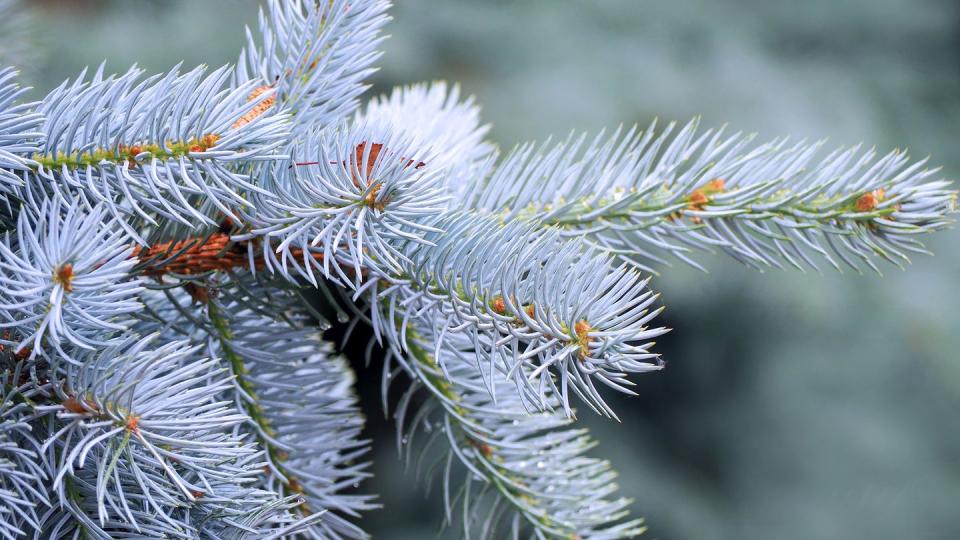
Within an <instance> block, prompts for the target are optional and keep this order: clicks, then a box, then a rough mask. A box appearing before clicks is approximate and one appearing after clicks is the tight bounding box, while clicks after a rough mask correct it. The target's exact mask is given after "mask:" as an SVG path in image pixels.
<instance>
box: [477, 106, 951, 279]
mask: <svg viewBox="0 0 960 540" xmlns="http://www.w3.org/2000/svg"><path fill="white" fill-rule="evenodd" d="M585 143H586V139H585V137H584V136H580V137H577V138H572V137H571V138H570V139H568V140H567V141H566V142H563V143H560V144H558V145H549V144H545V145H543V146H541V147H539V148H537V147H535V146H534V145H525V146H522V147H520V148H518V149H517V150H516V151H514V152H513V153H512V154H511V155H510V156H509V157H508V158H507V159H506V160H505V161H504V162H503V163H502V164H501V165H500V166H499V167H498V169H497V170H496V172H494V174H493V175H492V176H491V177H490V178H489V179H488V180H487V181H486V182H483V183H478V184H475V186H474V187H473V189H472V191H471V193H470V194H468V196H467V197H466V199H465V201H464V206H465V207H467V208H474V209H478V210H483V211H486V212H491V213H494V214H496V215H497V216H499V217H500V218H501V219H504V220H507V221H509V220H513V219H525V220H532V221H535V222H537V223H541V224H543V225H544V226H549V227H556V228H559V229H561V230H562V231H563V233H564V234H565V235H569V236H584V235H586V236H587V237H588V238H590V239H591V240H592V241H593V242H594V243H595V244H597V245H599V246H602V247H603V248H604V249H606V250H608V251H610V252H612V253H616V254H618V255H620V256H621V257H623V258H625V259H627V260H630V261H632V262H634V263H636V264H639V265H640V266H641V267H643V268H646V269H650V268H649V267H648V266H647V265H648V264H650V263H666V260H664V259H662V258H661V257H660V256H659V254H661V253H664V252H665V253H668V254H671V255H673V256H676V257H677V258H679V259H681V260H684V261H686V262H688V263H690V264H693V265H694V266H697V267H699V265H698V264H697V263H696V262H695V261H693V260H692V259H690V257H689V256H688V254H689V252H690V251H691V249H706V250H709V249H712V248H719V249H721V250H723V251H724V252H726V253H728V254H729V255H731V256H733V257H734V258H736V259H738V260H740V261H742V262H744V263H746V264H748V265H751V266H754V267H757V268H761V267H763V266H776V267H780V266H781V261H786V262H787V263H789V264H791V265H793V266H795V267H797V268H800V269H802V268H803V266H804V265H809V266H810V267H812V268H814V269H817V268H818V267H817V265H816V262H815V261H814V259H813V258H811V257H810V255H809V253H810V252H813V253H817V254H819V255H820V256H822V257H824V258H825V259H826V260H827V261H828V262H829V263H830V264H831V265H832V266H834V267H836V268H838V269H839V267H840V263H845V264H847V265H849V266H850V267H852V268H854V269H857V270H859V265H858V264H857V261H860V262H862V263H863V264H866V265H867V266H869V267H870V268H873V269H875V270H876V269H877V268H876V266H875V264H874V262H873V258H874V257H880V258H883V259H885V260H887V261H889V262H891V263H894V264H897V265H902V264H903V263H907V262H909V257H908V256H907V253H910V252H919V253H923V252H925V250H924V249H923V246H922V244H921V243H920V242H919V241H918V240H917V236H918V235H921V234H925V233H929V232H932V231H935V230H939V229H942V228H944V227H946V226H948V225H949V224H950V223H952V219H951V218H950V217H949V215H948V214H950V213H952V212H954V211H955V210H956V198H957V194H956V191H954V190H952V189H949V186H950V184H949V183H948V182H944V181H930V180H929V179H930V177H931V176H932V175H934V174H935V173H936V172H937V171H936V170H927V169H925V168H924V165H925V160H924V161H920V162H915V163H910V162H909V159H908V158H907V156H906V154H903V153H901V152H899V151H896V152H892V153H890V154H887V155H885V156H882V157H877V155H876V154H875V153H874V152H873V151H872V150H871V151H868V152H865V153H862V154H861V153H860V152H859V148H858V147H854V148H851V149H848V150H838V151H835V152H833V153H831V154H829V155H828V156H826V157H825V158H823V159H821V160H820V161H819V162H817V161H814V160H815V157H816V155H817V154H818V151H819V150H820V148H821V146H822V143H816V144H804V143H799V144H794V145H788V144H787V141H785V140H777V141H773V142H770V143H766V144H761V145H758V146H752V145H751V137H744V136H741V135H740V134H737V135H733V136H729V137H727V136H725V135H724V134H723V130H719V131H712V130H707V131H706V132H703V133H702V134H698V133H697V121H696V120H695V121H693V122H690V123H689V124H687V125H686V126H684V127H683V128H682V129H680V130H679V131H678V132H677V133H676V134H675V135H674V125H673V124H671V125H670V126H668V127H667V128H666V129H665V130H664V131H663V132H662V133H660V134H657V133H656V132H655V130H654V126H651V127H650V129H648V130H647V131H645V132H638V131H637V130H636V129H632V130H629V131H628V132H627V133H625V134H623V135H622V136H621V134H620V131H619V130H618V131H617V132H616V133H614V134H613V136H611V137H609V138H605V137H603V135H602V134H601V135H599V136H597V137H596V138H595V139H594V140H593V141H592V142H591V143H590V144H585Z"/></svg>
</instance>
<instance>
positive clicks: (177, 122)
mask: <svg viewBox="0 0 960 540" xmlns="http://www.w3.org/2000/svg"><path fill="white" fill-rule="evenodd" d="M141 75H142V72H141V71H140V70H138V69H131V70H130V71H128V72H127V73H125V74H124V75H121V76H110V77H106V78H104V76H103V74H102V73H101V72H100V71H98V72H97V73H95V74H94V76H93V77H92V79H91V80H90V81H89V82H85V81H84V76H83V74H81V76H80V77H79V78H77V79H76V80H75V81H74V82H73V83H69V81H68V82H64V83H63V84H62V85H61V86H60V87H59V88H57V89H56V90H54V91H53V92H51V93H50V94H49V95H48V96H47V97H46V98H44V100H43V101H42V102H41V105H40V107H39V109H38V112H39V113H41V114H42V115H43V117H44V123H43V126H42V132H43V144H42V145H41V146H40V148H39V150H38V152H37V153H35V154H34V155H32V156H30V157H31V163H32V172H31V174H28V175H27V185H26V186H25V190H21V192H20V193H18V195H17V196H18V198H19V199H21V200H30V199H37V198H43V196H44V194H46V193H47V192H51V193H55V194H56V196H57V197H58V198H60V199H62V200H67V201H70V200H74V199H76V198H77V195H82V196H84V197H87V198H89V199H90V200H92V201H95V202H96V203H100V204H103V205H105V206H106V207H107V209H108V210H109V211H110V213H111V214H112V215H113V216H114V217H116V218H118V222H119V223H121V224H123V225H124V227H125V229H126V231H127V233H128V234H129V235H130V236H131V237H132V238H134V239H137V240H138V241H140V242H141V243H142V242H143V241H144V240H143V238H142V237H141V236H140V232H139V227H137V226H131V225H127V220H133V219H137V220H140V221H141V222H142V223H144V224H149V225H156V224H157V223H158V218H160V219H162V220H172V221H176V222H179V223H182V224H184V225H187V226H196V224H197V223H207V224H213V221H212V220H211V219H210V218H209V217H208V216H207V215H206V214H205V213H204V212H203V211H202V209H203V208H206V207H212V208H216V209H217V210H218V211H220V212H222V213H223V214H225V215H228V216H234V217H236V215H235V214H234V211H236V210H237V209H238V208H243V207H247V206H249V205H250V201H249V200H248V197H249V193H251V192H261V194H265V192H263V191H262V190H261V189H260V188H258V187H257V186H255V185H254V180H253V178H252V175H251V173H249V172H244V171H243V170H242V166H243V165H249V164H255V163H258V162H262V161H272V160H275V159H277V158H278V157H281V156H282V154H278V153H277V152H278V149H279V148H280V146H281V145H282V144H283V143H284V142H285V140H286V138H287V137H288V136H289V132H288V131H287V128H288V126H287V122H286V118H287V117H286V115H284V114H280V115H271V116H269V117H258V118H255V119H253V120H251V121H249V122H246V123H244V124H242V125H238V124H237V121H238V120H240V119H241V118H242V117H244V116H245V115H248V113H249V112H250V111H251V110H253V109H254V108H255V107H257V106H258V104H259V103H260V100H262V99H267V98H268V97H269V96H261V97H259V98H254V99H252V100H250V99H248V94H249V92H250V89H251V88H252V87H253V86H254V85H255V84H256V83H255V82H253V81H251V82H250V83H249V84H246V85H243V86H240V87H238V88H236V89H229V88H226V84H227V79H228V78H229V69H228V68H221V69H219V70H215V71H213V72H212V73H211V74H209V75H205V71H204V69H203V68H197V69H194V70H193V71H190V72H188V73H186V74H182V75H181V74H180V73H179V72H178V71H177V70H176V69H175V70H173V71H171V72H169V73H167V74H166V75H164V76H154V77H149V78H147V79H144V80H140V79H141ZM37 192H38V193H39V195H38V194H37ZM201 201H202V204H200V203H201ZM121 218H123V219H121Z"/></svg>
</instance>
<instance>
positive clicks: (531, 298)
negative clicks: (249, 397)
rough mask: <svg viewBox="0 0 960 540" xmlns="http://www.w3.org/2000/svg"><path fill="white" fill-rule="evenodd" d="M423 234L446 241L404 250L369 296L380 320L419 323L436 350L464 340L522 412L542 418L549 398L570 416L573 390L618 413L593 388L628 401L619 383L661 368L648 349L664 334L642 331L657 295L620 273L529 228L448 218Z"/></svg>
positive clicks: (387, 328) (578, 247) (598, 257)
mask: <svg viewBox="0 0 960 540" xmlns="http://www.w3.org/2000/svg"><path fill="white" fill-rule="evenodd" d="M431 225H432V226H434V227H435V228H436V229H438V230H440V231H442V232H438V233H433V234H429V235H427V236H425V237H424V240H425V242H417V243H415V242H411V243H409V244H407V245H404V246H401V247H400V250H401V252H403V253H404V256H405V260H406V261H407V262H406V263H405V265H404V267H403V273H402V274H399V275H396V276H388V277H385V278H384V281H385V285H384V286H383V288H382V290H378V289H377V287H371V289H370V290H371V291H373V292H372V293H371V294H373V295H376V296H377V297H379V298H383V299H384V302H385V303H386V305H387V308H386V309H387V311H388V313H389V315H390V318H389V319H388V320H392V317H394V316H397V317H400V318H401V320H403V321H404V325H402V328H401V330H400V332H401V334H402V332H403V327H406V326H407V324H408V323H412V322H414V321H418V320H419V321H429V323H428V327H429V328H430V329H431V332H432V336H433V337H434V338H435V339H436V340H437V342H438V347H439V346H440V344H442V342H443V341H444V339H445V336H447V335H451V336H452V335H454V334H458V333H466V334H467V335H471V336H472V342H473V343H474V345H475V347H476V349H477V353H478V355H479V357H480V358H483V359H485V360H484V362H489V364H490V365H491V368H490V369H489V371H490V372H491V373H497V374H498V375H497V376H498V377H503V378H506V379H509V380H512V381H513V383H514V384H515V385H516V388H517V389H518V391H519V393H520V395H521V396H524V398H525V399H524V401H525V402H526V403H527V406H528V407H529V408H533V409H549V408H550V407H551V403H552V400H550V399H547V395H548V394H549V393H551V392H552V393H555V394H556V395H557V396H559V398H560V403H561V404H562V405H563V407H564V409H565V410H566V412H567V414H568V415H572V414H573V412H572V409H571V408H570V403H569V394H570V393H571V392H572V393H574V394H576V395H578V396H579V397H580V398H581V399H583V400H584V402H585V403H587V404H588V405H589V406H590V407H591V408H592V409H594V410H595V411H597V412H599V413H602V414H606V415H610V416H615V413H614V412H613V411H612V410H611V409H610V407H608V406H607V404H606V403H605V401H604V400H603V398H602V396H601V394H600V392H599V391H598V389H597V387H596V384H595V383H600V384H602V385H604V386H609V387H610V388H613V389H614V390H617V391H621V392H626V393H632V391H631V390H629V386H630V385H632V383H631V382H630V381H629V380H628V379H627V374H629V373H643V372H647V371H651V370H656V369H659V368H660V367H661V364H660V362H659V359H658V356H657V355H655V354H651V353H649V352H648V348H649V346H650V345H651V344H649V343H645V341H646V340H649V339H651V338H654V337H656V336H658V335H661V334H663V333H665V332H666V331H667V330H666V329H664V328H655V329H649V328H647V326H646V325H647V323H648V322H649V321H650V320H651V319H652V318H653V317H654V316H656V314H657V313H659V311H660V310H654V311H652V312H650V311H649V310H648V308H649V306H650V305H651V304H652V303H653V301H654V300H655V299H656V297H655V296H654V295H653V294H652V293H651V292H649V291H647V290H646V281H645V280H643V279H641V277H640V275H639V273H638V272H636V271H635V270H633V269H631V268H629V267H628V266H627V265H621V266H619V267H614V266H612V265H611V264H610V261H609V259H608V258H607V257H605V256H604V255H603V254H601V253H597V252H596V251H594V250H591V249H589V248H587V247H585V246H584V245H583V244H582V243H581V242H575V241H574V242H568V241H563V240H561V239H560V238H558V236H557V234H555V233H554V232H552V231H542V230H541V231H538V230H536V229H535V228H533V227H531V226H529V225H526V224H521V223H513V224H509V225H507V226H505V227H501V226H499V225H498V224H497V223H496V222H494V221H493V220H491V219H489V218H487V217H484V216H475V215H470V214H461V215H458V214H450V215H446V216H443V217H441V218H439V219H437V220H435V221H433V222H431ZM375 327H376V328H377V330H378V331H380V332H384V333H386V334H388V335H389V334H394V333H396V332H397V330H396V329H394V328H393V326H392V325H377V324H376V321H375ZM391 337H392V339H393V340H395V341H397V342H403V341H404V339H403V336H402V335H400V336H391ZM651 360H652V361H653V362H651ZM493 366H496V367H493ZM555 376H558V377H559V381H557V380H555ZM490 385H491V388H490V390H491V391H493V390H494V388H493V383H490Z"/></svg>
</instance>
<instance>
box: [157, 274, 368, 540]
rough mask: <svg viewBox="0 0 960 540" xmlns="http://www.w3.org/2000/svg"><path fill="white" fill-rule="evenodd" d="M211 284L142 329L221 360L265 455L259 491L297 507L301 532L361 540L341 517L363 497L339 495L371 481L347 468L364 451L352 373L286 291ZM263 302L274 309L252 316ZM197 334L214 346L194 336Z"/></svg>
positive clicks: (169, 300)
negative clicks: (202, 348) (184, 341)
mask: <svg viewBox="0 0 960 540" xmlns="http://www.w3.org/2000/svg"><path fill="white" fill-rule="evenodd" d="M216 283H217V280H214V281H213V282H212V283H210V284H209V285H208V286H209V287H211V288H213V290H214V291H215V292H204V293H203V294H198V292H197V289H203V290H204V291H207V290H208V289H206V288H205V287H203V286H201V285H192V286H191V287H190V289H189V290H190V292H191V296H192V298H193V301H194V302H193V303H194V304H195V305H194V306H193V307H190V306H189V304H190V301H189V299H186V298H184V296H185V295H171V293H168V294H167V297H166V299H165V300H159V299H158V300H157V301H154V302H152V303H151V304H152V307H151V310H153V311H154V314H153V316H152V320H151V321H150V322H149V323H148V324H147V325H146V326H145V328H147V329H150V328H162V329H163V330H162V331H163V332H164V333H165V334H168V335H170V337H171V338H174V337H181V338H182V337H190V338H191V339H192V340H193V341H194V342H197V343H203V344H205V345H206V346H208V347H209V350H210V352H211V354H214V355H217V356H219V357H221V358H223V359H224V360H225V361H226V363H227V365H228V366H229V369H230V370H231V372H232V374H233V376H234V381H235V392H234V395H235V397H234V401H235V402H236V404H237V406H238V408H240V409H241V410H243V411H244V412H245V413H246V414H247V416H248V417H249V419H250V420H249V423H248V425H249V426H250V430H249V433H250V434H251V435H252V437H253V438H254V439H255V440H256V443H257V445H258V446H259V447H260V448H262V449H263V450H264V457H265V458H266V467H265V471H266V472H267V473H268V474H267V475H266V476H265V477H264V479H263V485H262V488H263V489H268V490H271V491H273V492H276V493H279V494H281V495H282V496H283V497H285V498H291V499H296V500H297V501H298V502H297V506H296V509H297V512H298V513H299V514H301V515H302V516H303V517H304V519H305V520H310V521H311V523H310V524H309V526H308V527H305V530H306V529H309V530H311V531H313V533H312V534H314V535H319V536H320V537H325V538H326V537H329V538H365V537H366V534H365V533H364V532H363V531H362V530H361V529H359V528H358V527H357V526H356V525H354V524H352V523H351V522H350V521H348V519H347V517H357V516H358V515H359V512H360V511H364V510H368V509H370V508H372V507H373V506H372V505H371V504H370V497H368V496H362V495H348V494H344V493H341V491H342V490H343V489H344V488H347V487H349V486H355V485H356V484H357V483H358V482H360V481H361V480H362V479H364V478H365V477H367V476H369V474H368V473H366V472H365V469H366V468H367V466H368V464H367V463H363V462H360V463H354V461H355V460H357V459H358V458H360V457H361V456H362V455H363V454H365V453H366V452H367V451H368V449H369V447H368V442H367V441H363V440H359V439H358V435H359V432H360V429H361V427H362V425H363V418H362V416H361V415H360V414H359V411H358V409H357V408H356V405H355V401H356V398H355V397H354V396H353V394H352V390H351V387H352V383H353V380H354V376H353V374H352V372H351V371H350V369H349V367H348V366H347V365H346V364H345V363H343V361H342V360H341V359H339V358H338V357H335V356H333V354H332V350H331V347H330V346H329V344H327V343H326V342H324V341H322V340H321V339H320V338H319V334H318V332H317V331H316V330H315V329H311V328H309V327H308V326H306V322H307V321H306V319H305V318H304V317H302V316H300V315H291V313H292V312H291V310H294V311H296V310H299V309H302V305H301V302H302V300H300V299H299V298H298V297H296V296H295V295H293V294H292V293H290V292H289V291H286V290H284V289H283V288H282V287H281V288H276V287H274V286H271V285H268V284H261V283H258V282H253V281H251V280H249V279H238V280H236V281H235V282H234V283H232V284H231V285H230V286H228V287H227V288H220V287H217V286H216ZM265 295H269V296H270V297H271V298H273V302H272V303H271V305H270V306H261V307H258V306H257V303H258V302H259V300H260V299H261V298H262V297H263V296H265ZM184 300H186V302H184ZM291 316H292V318H291ZM197 326H199V328H200V329H201V332H202V333H203V334H204V335H207V334H208V335H209V336H210V339H212V341H210V342H207V340H206V339H205V338H201V337H200V336H198V335H196V334H193V333H192V332H193V330H192V329H193V328H196V327H197ZM320 514H322V515H323V518H322V519H316V516H318V515H320Z"/></svg>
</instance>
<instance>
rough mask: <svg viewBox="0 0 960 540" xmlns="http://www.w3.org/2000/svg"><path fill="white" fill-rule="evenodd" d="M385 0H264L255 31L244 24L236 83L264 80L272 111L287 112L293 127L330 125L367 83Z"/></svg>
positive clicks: (384, 17)
mask: <svg viewBox="0 0 960 540" xmlns="http://www.w3.org/2000/svg"><path fill="white" fill-rule="evenodd" d="M388 6H389V3H388V2H386V1H384V0H330V1H323V2H315V1H313V0H268V2H267V9H266V11H263V10H261V11H260V32H259V35H258V36H257V37H256V38H255V37H254V34H253V33H252V32H251V31H250V29H249V28H248V29H247V47H246V48H245V50H244V51H243V52H242V53H241V54H240V60H239V61H238V62H237V69H236V74H235V79H236V81H237V84H238V85H239V84H245V83H247V82H248V81H251V80H261V81H268V82H269V84H270V87H271V88H274V89H275V90H276V100H277V103H278V106H277V107H275V109H276V110H278V111H290V112H291V114H292V115H293V122H294V124H295V126H296V127H298V128H304V127H326V126H330V125H333V124H335V123H336V122H337V121H339V120H340V119H342V118H344V117H345V116H346V115H348V114H350V112H351V111H353V110H354V109H355V108H356V107H357V97H358V96H359V95H360V94H361V93H363V91H364V90H365V89H366V86H365V85H364V83H363V81H364V79H366V78H367V77H368V76H369V75H370V74H371V73H373V71H374V69H373V68H371V67H370V66H371V64H373V62H375V61H376V60H377V58H379V57H380V53H379V52H377V50H376V48H377V47H378V46H379V45H380V42H381V41H382V40H383V37H382V36H381V35H380V28H381V27H382V26H383V25H384V24H385V23H386V22H387V21H388V20H389V17H388V16H387V15H386V14H385V11H386V8H387V7H388Z"/></svg>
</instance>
